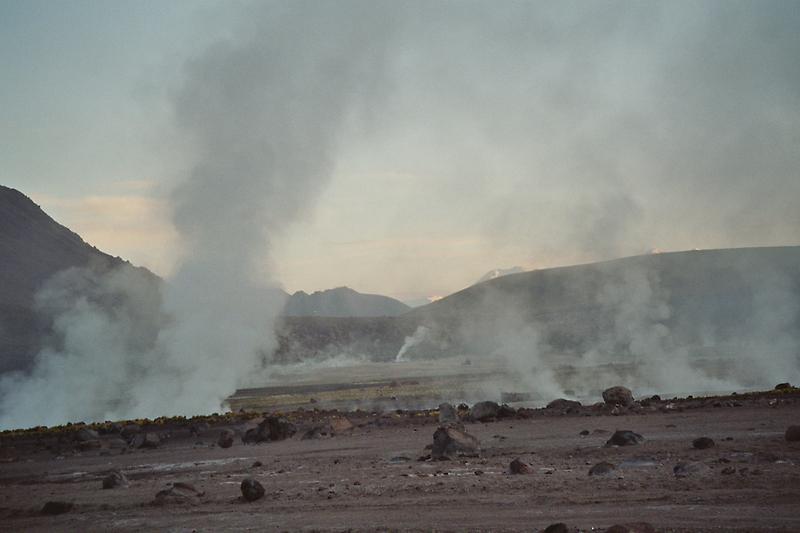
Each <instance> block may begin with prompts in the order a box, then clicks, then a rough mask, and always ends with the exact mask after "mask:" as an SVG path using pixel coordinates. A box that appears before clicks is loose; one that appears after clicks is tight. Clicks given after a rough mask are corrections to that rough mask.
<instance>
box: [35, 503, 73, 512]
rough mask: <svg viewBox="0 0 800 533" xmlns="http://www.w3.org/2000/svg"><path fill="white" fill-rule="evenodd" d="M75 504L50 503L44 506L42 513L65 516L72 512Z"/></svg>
mask: <svg viewBox="0 0 800 533" xmlns="http://www.w3.org/2000/svg"><path fill="white" fill-rule="evenodd" d="M74 508H75V504H74V503H72V502H61V501H49V502H47V503H45V504H44V506H42V510H41V513H42V514H44V515H56V514H64V513H68V512H70V511H72V510H73V509H74Z"/></svg>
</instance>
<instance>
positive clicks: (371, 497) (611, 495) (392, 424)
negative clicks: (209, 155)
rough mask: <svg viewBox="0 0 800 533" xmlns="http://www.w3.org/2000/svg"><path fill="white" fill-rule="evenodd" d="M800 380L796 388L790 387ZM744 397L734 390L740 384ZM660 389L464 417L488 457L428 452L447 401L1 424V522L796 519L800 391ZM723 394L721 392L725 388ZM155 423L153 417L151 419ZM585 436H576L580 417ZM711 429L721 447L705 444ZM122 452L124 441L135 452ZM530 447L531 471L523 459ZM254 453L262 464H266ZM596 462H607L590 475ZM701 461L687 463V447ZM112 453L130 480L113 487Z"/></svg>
mask: <svg viewBox="0 0 800 533" xmlns="http://www.w3.org/2000/svg"><path fill="white" fill-rule="evenodd" d="M795 390H796V389H795ZM736 398H738V399H736ZM736 398H733V399H731V398H727V399H721V400H717V399H708V400H698V399H694V400H692V399H689V400H682V401H674V402H670V401H664V402H659V403H657V404H656V405H654V406H650V407H649V408H644V409H642V408H637V411H636V412H635V413H628V414H623V415H619V416H613V415H611V414H610V409H609V408H600V407H592V408H589V407H586V408H582V409H580V411H579V412H576V413H571V414H565V413H559V412H555V411H554V410H552V409H550V410H546V409H543V410H522V411H520V412H519V413H518V416H517V417H514V418H508V419H503V420H499V421H495V422H490V423H469V422H468V423H466V430H467V431H468V432H470V433H472V434H474V435H475V436H476V437H478V438H479V439H480V441H481V445H482V448H483V453H482V456H481V457H480V458H463V459H460V460H455V461H437V462H431V461H418V460H417V459H418V458H419V457H420V456H422V455H423V454H425V453H426V452H425V450H424V448H425V446H426V445H428V444H430V443H431V442H432V434H433V432H434V431H435V429H436V427H437V419H436V416H435V415H436V413H435V412H424V411H423V412H402V413H396V412H393V413H388V414H379V413H369V412H364V411H359V412H351V413H335V415H336V416H340V417H341V416H342V415H343V414H346V416H347V417H348V418H349V419H350V420H351V421H352V422H353V423H354V425H355V427H353V428H352V429H347V430H343V431H341V432H340V433H339V434H337V435H335V436H333V437H330V438H323V439H309V440H302V439H301V435H302V433H303V432H304V430H305V429H306V428H308V427H311V426H313V425H314V424H317V423H319V422H320V421H323V420H325V419H327V418H329V417H330V416H331V414H332V413H331V412H320V411H317V412H315V411H300V412H293V413H290V414H288V416H289V418H290V419H292V420H293V421H294V422H295V424H297V426H298V427H299V429H300V431H299V432H298V434H296V435H295V436H294V437H292V438H290V439H288V440H283V441H279V442H271V443H264V444H257V445H244V444H242V443H241V439H239V438H238V437H237V439H236V442H235V444H234V445H233V446H232V447H231V448H227V449H222V448H219V447H218V446H216V445H215V444H213V443H215V442H216V440H217V436H218V434H219V432H220V430H221V428H222V427H231V428H233V429H235V430H237V431H240V432H241V431H243V430H245V429H246V428H247V427H252V426H253V425H255V423H257V422H258V421H259V419H258V418H255V419H250V420H246V421H245V420H243V419H241V420H232V419H227V420H226V419H223V418H220V419H219V420H218V421H217V422H216V423H215V422H212V424H211V425H210V426H205V425H202V426H199V427H198V428H197V429H198V430H199V433H200V435H199V436H193V435H191V434H190V431H189V429H188V424H180V423H177V422H176V423H173V425H170V424H166V425H160V426H156V425H154V426H152V429H154V430H157V431H159V432H161V434H163V435H166V434H167V433H171V437H170V438H169V439H168V440H166V441H165V442H163V443H162V444H161V445H160V446H159V447H158V448H155V449H151V450H148V449H130V448H117V447H116V446H118V445H120V443H121V441H120V440H119V437H118V436H116V435H113V434H111V433H109V434H106V435H102V436H101V439H100V440H101V445H102V447H101V448H100V449H92V450H89V451H82V452H81V451H76V449H75V445H74V441H73V440H70V439H72V438H73V436H72V435H71V434H70V433H69V432H62V433H61V434H59V435H58V436H55V435H51V434H50V433H52V432H50V433H48V432H45V433H42V434H37V435H33V434H30V435H22V436H19V435H18V436H10V435H5V436H3V437H0V439H2V441H1V442H2V447H0V451H2V454H0V460H1V461H2V462H1V463H0V529H3V530H8V531H54V530H63V531H109V530H116V531H145V530H150V531H152V530H162V531H163V530H169V531H192V530H197V531H226V530H228V531H233V530H245V529H251V530H259V531H261V530H267V531H283V530H326V531H328V530H330V531H343V530H347V529H351V528H352V529H356V530H370V531H372V530H381V529H408V530H432V529H436V530H453V531H463V530H492V531H498V530H509V531H511V530H525V531H541V530H543V529H544V528H545V527H546V526H547V525H549V524H551V523H553V522H566V523H567V524H569V525H570V526H574V527H578V528H580V529H581V530H583V531H591V530H592V528H600V531H602V530H603V529H604V528H606V527H608V526H610V525H611V524H614V523H618V522H625V521H640V520H645V521H648V522H650V523H652V524H653V525H655V526H656V527H657V529H658V530H659V531H715V532H722V531H737V532H738V531H799V530H800V505H798V502H800V443H791V442H787V441H786V439H785V438H784V432H785V430H786V428H787V427H788V426H789V425H792V424H800V398H799V397H798V394H797V393H796V392H794V393H789V394H772V393H769V394H760V395H748V396H741V395H740V396H738V397H736ZM715 403H716V404H717V405H719V406H717V407H715V406H714V404H715ZM143 429H147V428H143ZM615 429H630V430H633V431H636V432H638V433H641V434H642V435H643V436H644V437H645V438H646V439H647V440H646V441H645V442H644V443H643V444H641V445H638V446H628V447H619V448H617V447H612V448H607V447H604V446H603V445H604V443H605V442H606V440H607V439H608V437H609V434H608V433H606V432H612V431H614V430H615ZM584 430H586V431H588V432H589V434H588V435H584V436H581V435H580V433H581V432H582V431H584ZM700 436H707V437H711V438H712V439H714V441H715V442H716V446H715V447H713V448H710V449H705V450H695V449H693V448H692V440H693V439H695V438H697V437H700ZM123 450H124V451H123ZM517 457H520V458H522V459H523V460H524V461H526V462H527V463H529V464H530V465H531V466H532V470H533V472H532V473H531V474H529V475H510V474H508V473H507V472H508V465H509V463H510V461H511V460H513V459H514V458H517ZM256 461H259V462H260V463H261V465H260V466H254V463H255V462H256ZM600 461H608V462H611V463H613V464H615V465H617V467H618V468H617V470H616V471H615V473H613V474H612V475H610V476H609V477H589V476H588V475H587V472H588V469H589V468H590V466H591V465H594V464H596V463H598V462H600ZM681 461H684V462H692V463H697V464H698V466H697V468H699V471H697V472H692V473H690V474H689V475H688V476H687V477H683V478H677V477H676V476H675V475H674V474H673V467H674V465H675V464H677V463H678V462H681ZM111 469H119V470H121V471H123V472H124V473H125V474H126V475H127V476H128V478H129V480H130V486H129V487H128V488H118V489H112V490H103V489H101V480H102V478H103V477H104V475H105V474H106V473H107V472H108V471H109V470H111ZM248 476H252V477H253V478H255V479H256V480H258V481H260V482H261V483H262V484H263V485H264V487H265V489H266V495H265V497H264V498H262V499H260V500H258V501H255V502H253V503H244V502H242V501H241V500H240V489H239V484H240V482H241V481H242V479H244V478H245V477H248ZM179 481H180V482H188V483H191V484H192V485H194V486H195V487H196V488H197V489H198V490H200V491H203V492H204V495H203V496H202V497H201V498H200V503H199V504H196V505H182V504H170V505H166V506H157V505H154V504H153V503H152V502H153V500H154V496H155V494H156V493H157V492H158V491H160V490H162V489H164V488H167V487H169V486H170V484H171V483H175V482H179ZM48 500H63V501H68V502H73V503H75V504H76V507H75V508H74V509H73V510H71V511H70V512H68V513H66V514H61V515H58V516H43V515H42V514H41V513H40V510H41V508H42V505H43V504H44V503H45V502H46V501H48Z"/></svg>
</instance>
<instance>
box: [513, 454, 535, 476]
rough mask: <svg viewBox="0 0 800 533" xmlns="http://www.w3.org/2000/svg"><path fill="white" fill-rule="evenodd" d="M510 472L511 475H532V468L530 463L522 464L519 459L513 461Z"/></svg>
mask: <svg viewBox="0 0 800 533" xmlns="http://www.w3.org/2000/svg"><path fill="white" fill-rule="evenodd" d="M508 471H509V473H511V474H530V473H532V470H531V467H530V465H529V464H528V463H524V462H522V461H521V460H520V459H519V458H517V459H514V460H513V461H511V464H510V465H509V466H508Z"/></svg>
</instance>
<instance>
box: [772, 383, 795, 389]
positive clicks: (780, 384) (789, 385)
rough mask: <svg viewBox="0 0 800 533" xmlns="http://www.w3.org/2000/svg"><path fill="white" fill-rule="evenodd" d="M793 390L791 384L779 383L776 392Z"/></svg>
mask: <svg viewBox="0 0 800 533" xmlns="http://www.w3.org/2000/svg"><path fill="white" fill-rule="evenodd" d="M791 388H792V384H791V383H778V384H777V385H775V390H786V389H791Z"/></svg>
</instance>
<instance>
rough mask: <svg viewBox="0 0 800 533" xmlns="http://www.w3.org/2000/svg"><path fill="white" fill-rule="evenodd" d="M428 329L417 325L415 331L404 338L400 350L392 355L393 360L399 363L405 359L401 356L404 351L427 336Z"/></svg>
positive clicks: (403, 354)
mask: <svg viewBox="0 0 800 533" xmlns="http://www.w3.org/2000/svg"><path fill="white" fill-rule="evenodd" d="M429 332H430V329H428V328H426V327H425V326H418V327H417V329H416V331H414V334H413V335H410V336H408V337H406V338H405V341H404V342H403V346H401V347H400V350H399V351H398V352H397V355H396V356H395V357H394V362H395V363H399V362H401V361H405V359H403V357H404V356H405V354H406V352H408V350H410V349H411V348H413V347H414V346H417V345H419V344H420V343H422V342H423V341H425V339H426V338H427V336H428V333H429Z"/></svg>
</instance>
